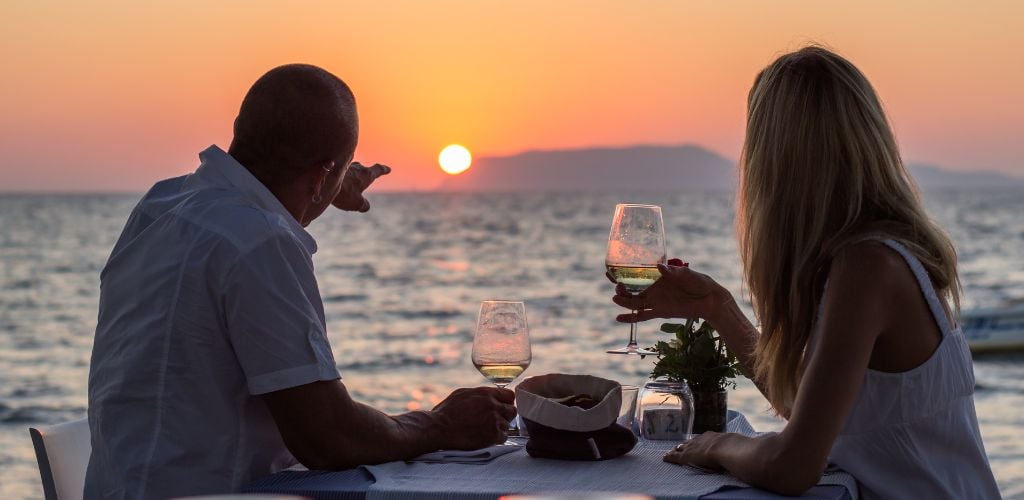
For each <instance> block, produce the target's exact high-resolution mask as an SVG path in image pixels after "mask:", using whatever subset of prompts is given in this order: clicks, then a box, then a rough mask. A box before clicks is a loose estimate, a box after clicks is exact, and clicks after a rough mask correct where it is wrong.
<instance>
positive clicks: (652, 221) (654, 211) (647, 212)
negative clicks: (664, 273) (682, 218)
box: [605, 204, 666, 356]
mask: <svg viewBox="0 0 1024 500" xmlns="http://www.w3.org/2000/svg"><path fill="white" fill-rule="evenodd" d="M665 262H666V260H665V223H664V222H663V221H662V217H661V207H658V206H655V205H631V204H619V205H616V206H615V215H614V216H613V217H612V228H611V231H610V232H609V233H608V252H607V254H606V255H605V267H606V268H607V269H608V273H609V274H611V275H612V278H615V281H616V282H617V283H619V284H621V285H622V286H623V287H625V288H626V292H628V293H630V294H633V295H636V294H638V293H640V292H642V291H644V290H646V289H647V287H649V286H651V285H653V284H654V282H655V281H658V278H660V277H661V273H660V272H659V271H658V264H664V263H665ZM608 353H610V354H639V355H642V356H643V355H648V354H655V353H654V352H653V351H648V350H646V349H640V348H639V347H638V346H637V343H636V311H635V310H634V311H633V321H632V322H631V323H630V324H629V343H628V344H626V346H625V347H621V348H619V349H611V350H609V351H608Z"/></svg>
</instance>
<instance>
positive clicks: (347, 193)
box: [331, 162, 391, 212]
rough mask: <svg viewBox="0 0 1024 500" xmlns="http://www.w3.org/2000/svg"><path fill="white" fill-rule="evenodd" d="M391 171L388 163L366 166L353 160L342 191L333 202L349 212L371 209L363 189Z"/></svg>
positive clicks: (343, 182) (346, 173) (343, 181)
mask: <svg viewBox="0 0 1024 500" xmlns="http://www.w3.org/2000/svg"><path fill="white" fill-rule="evenodd" d="M389 173H391V167H389V166H387V165H381V164H379V163H375V164H373V166H372V167H364V166H363V165H362V164H360V163H359V162H352V164H351V165H349V167H348V171H347V172H345V178H344V179H342V181H341V191H340V192H338V196H337V197H336V198H334V201H332V202H331V204H332V205H334V206H336V207H338V208H340V209H342V210H347V211H349V212H366V211H368V210H370V202H369V200H367V199H366V198H365V197H363V191H366V188H368V187H370V184H373V181H375V180H377V178H378V177H380V176H382V175H387V174H389Z"/></svg>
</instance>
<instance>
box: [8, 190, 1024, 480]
mask: <svg viewBox="0 0 1024 500" xmlns="http://www.w3.org/2000/svg"><path fill="white" fill-rule="evenodd" d="M926 199H927V202H928V206H929V209H930V210H931V213H932V214H933V215H934V216H935V218H936V219H938V220H939V221H940V223H941V224H943V225H944V226H945V227H946V228H947V230H948V231H949V232H950V234H951V235H952V237H953V239H954V240H955V242H956V244H957V247H958V249H959V252H960V257H961V272H962V277H963V281H964V286H965V300H964V306H965V307H966V308H971V307H981V306H984V307H997V306H1000V305H1005V304H1009V303H1015V302H1021V301H1024V217H1022V214H1024V192H1022V191H946V192H931V193H927V195H926ZM136 200H137V196H125V195H0V498H37V497H41V495H42V492H41V488H40V486H39V476H38V471H37V469H36V465H35V457H34V454H33V451H32V446H31V442H30V440H29V436H28V432H27V428H28V427H29V426H33V425H47V424H54V423H58V422H63V421H66V420H71V419H76V418H80V417H82V416H83V415H84V413H85V408H86V377H87V374H88V365H89V356H90V350H91V346H92V336H93V330H94V328H95V324H96V307H97V300H98V287H99V272H100V270H101V269H102V266H103V264H104V262H105V260H106V258H107V255H108V253H109V251H110V248H111V247H112V246H113V244H114V241H115V239H116V238H117V235H118V233H119V232H120V229H121V226H122V224H123V223H124V221H125V219H126V218H127V216H128V213H129V212H130V210H131V208H132V206H133V205H134V203H135V201H136ZM372 202H373V209H372V210H371V211H370V212H369V213H367V214H348V213H344V214H342V213H337V212H335V213H329V214H327V215H325V216H324V217H322V218H321V219H320V220H318V221H316V222H314V223H313V225H312V226H311V227H310V231H311V232H312V233H313V235H314V236H316V238H317V240H318V241H319V244H320V251H319V252H318V253H317V255H316V257H315V263H316V266H317V275H318V278H319V283H320V289H321V292H322V294H323V297H324V304H325V309H326V313H327V321H328V330H329V337H330V340H331V343H332V345H333V347H334V352H335V357H336V359H337V360H338V363H339V368H340V370H341V372H342V374H343V376H344V377H345V383H346V385H347V386H348V387H349V389H350V391H351V392H352V394H353V396H354V397H355V398H357V399H359V400H362V401H365V402H368V403H371V404H373V405H375V406H377V407H379V408H381V409H383V410H385V411H389V412H399V411H403V410H407V409H417V408H429V407H430V406H432V405H433V404H434V403H436V402H438V401H440V399H441V398H443V397H444V396H445V395H446V394H447V393H448V392H450V391H451V390H452V389H453V388H455V387H459V386H474V385H483V384H485V381H484V380H483V378H482V377H481V376H480V375H479V374H478V373H477V372H476V371H475V370H474V369H473V366H472V364H471V362H470V360H469V353H470V346H471V342H472V335H473V329H474V325H475V321H476V313H477V310H478V307H479V303H480V301H481V300H483V299H488V298H509V299H521V300H524V301H525V302H526V304H527V312H528V316H529V322H530V327H531V336H532V339H533V354H534V360H533V365H532V366H530V368H529V369H528V370H527V372H526V373H527V375H531V374H532V375H536V374H543V373H550V372H573V373H591V374H595V375H599V376H604V377H608V378H613V379H616V380H619V381H621V382H623V383H631V384H634V385H638V384H641V383H642V382H643V381H644V379H645V378H646V376H647V374H648V373H649V371H650V367H651V364H652V361H651V359H650V358H648V359H646V360H640V359H638V358H634V357H622V356H612V355H607V354H605V353H604V351H605V349H607V348H609V347H618V346H620V345H621V344H624V343H625V341H626V338H627V334H628V327H627V326H626V325H622V324H617V323H615V322H614V316H615V314H617V313H619V312H620V311H619V310H618V308H617V307H615V306H614V305H613V304H611V302H610V300H609V299H610V297H611V295H612V285H611V284H609V283H608V282H607V281H606V280H605V278H604V269H603V263H604V262H603V261H604V249H605V243H606V238H607V234H608V225H609V223H610V220H611V215H612V210H613V208H614V206H615V203H617V202H640V203H656V204H659V205H661V206H662V207H663V208H664V214H665V223H666V231H667V239H668V247H669V253H670V255H671V256H678V257H681V258H683V259H685V260H687V261H689V262H691V265H692V266H693V267H694V268H697V269H699V270H701V271H704V272H707V273H709V274H711V275H712V276H714V277H715V278H716V279H718V280H719V281H720V282H721V283H723V284H724V285H726V286H728V287H729V288H731V289H732V290H733V291H734V293H736V294H741V293H742V289H741V284H740V279H741V276H740V269H739V260H738V256H737V251H736V245H735V240H734V237H733V198H732V195H731V194H728V193H681V194H643V193H636V194H631V195H622V194H619V195H610V194H543V195H539V194H538V195H525V194H518V195H513V194H502V195H487V194H473V195H468V194H461V195H452V194H376V195H373V196H372ZM738 296H739V295H738ZM657 327H658V323H656V322H650V323H648V324H643V325H641V327H640V333H639V337H640V342H641V343H643V344H649V343H652V342H653V341H655V340H656V339H657V338H658V337H659V336H660V335H662V334H659V333H657ZM1022 360H1024V356H1022V355H1002V356H995V357H985V358H978V359H976V360H975V372H976V375H977V380H978V387H977V393H976V396H975V401H976V405H977V410H978V417H979V419H980V421H981V430H982V434H983V436H984V439H985V445H986V448H987V450H988V453H989V457H990V459H991V463H992V467H993V469H994V471H995V474H996V478H997V480H998V481H999V485H1000V488H1001V489H1002V491H1003V492H1004V495H1005V496H1007V497H1014V496H1022V497H1024V433H1022V432H1024V414H1022V411H1021V408H1024V363H1022V362H1021V361H1022ZM729 398H730V399H729V404H730V406H731V407H733V408H736V409H739V410H740V411H743V412H744V413H746V414H747V416H748V417H749V418H750V420H751V421H752V422H753V423H754V425H755V426H756V427H757V428H758V429H759V430H773V429H778V428H780V427H781V422H780V421H779V420H777V419H775V418H773V417H772V416H771V415H770V414H769V413H768V412H767V403H766V402H765V401H764V399H763V398H762V397H761V396H760V395H759V394H758V393H757V391H756V389H754V388H753V386H752V385H751V384H750V383H749V382H747V381H741V382H740V385H739V388H738V389H736V390H735V391H732V392H731V393H730V395H729Z"/></svg>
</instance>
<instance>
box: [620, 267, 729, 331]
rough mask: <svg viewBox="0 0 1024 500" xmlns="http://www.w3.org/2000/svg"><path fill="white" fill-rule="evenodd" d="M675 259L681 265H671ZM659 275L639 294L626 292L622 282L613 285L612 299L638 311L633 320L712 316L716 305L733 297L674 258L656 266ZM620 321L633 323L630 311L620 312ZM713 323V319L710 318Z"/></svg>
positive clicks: (716, 309)
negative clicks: (626, 312)
mask: <svg viewBox="0 0 1024 500" xmlns="http://www.w3.org/2000/svg"><path fill="white" fill-rule="evenodd" d="M676 262H678V263H679V264H680V265H672V264H673V263H676ZM658 271H660V272H661V278H659V279H658V281H655V282H654V284H653V285H651V286H650V287H648V288H647V290H644V291H643V292H640V294H638V295H632V294H630V293H628V292H627V291H626V289H625V287H623V286H622V285H618V286H616V287H615V297H613V298H612V301H613V302H615V303H616V304H618V305H620V306H622V307H625V308H627V309H630V310H635V311H637V316H636V320H635V321H647V320H649V319H652V318H704V319H709V320H710V319H712V318H714V317H715V314H716V313H717V312H718V311H719V309H721V308H720V307H719V306H720V305H721V304H725V303H727V302H728V301H730V300H732V296H731V295H729V291H728V290H726V289H725V288H724V287H722V286H721V285H719V284H718V283H716V282H715V280H713V279H711V278H710V277H709V276H707V275H706V274H702V273H698V272H697V271H694V270H692V269H690V268H689V267H687V266H686V265H683V264H682V262H679V261H678V260H677V259H672V260H671V261H669V265H659V266H658ZM615 319H616V320H617V321H619V322H620V323H632V322H633V321H634V318H633V315H632V314H620V315H619V316H617V317H616V318H615ZM712 323H714V321H712Z"/></svg>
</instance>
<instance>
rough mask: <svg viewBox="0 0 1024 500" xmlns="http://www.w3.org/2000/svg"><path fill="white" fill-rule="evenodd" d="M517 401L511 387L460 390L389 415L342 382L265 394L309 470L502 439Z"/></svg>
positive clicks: (279, 425)
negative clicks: (426, 406)
mask: <svg viewBox="0 0 1024 500" xmlns="http://www.w3.org/2000/svg"><path fill="white" fill-rule="evenodd" d="M514 399H515V395H514V393H513V392H512V391H510V390H508V389H498V388H496V387H477V388H473V389H458V390H456V391H455V392H453V393H452V394H451V395H449V396H448V397H447V398H445V400H444V401H442V402H441V403H440V404H438V405H437V407H435V408H434V409H433V410H431V411H413V412H409V413H403V414H401V415H386V414H384V413H382V412H380V411H378V410H375V409H373V408H372V407H370V406H367V405H365V404H362V403H359V402H357V401H354V400H353V399H352V398H351V397H349V394H348V390H347V389H346V388H345V385H344V384H342V383H341V380H331V381H324V382H312V383H309V384H306V385H301V386H298V387H292V388H290V389H283V390H280V391H275V392H271V393H267V394H264V395H263V401H264V402H266V404H267V408H268V409H269V410H270V413H271V415H272V416H273V417H274V422H275V423H276V424H277V428H278V430H279V431H280V433H281V437H282V438H283V439H284V443H285V445H287V446H288V450H289V451H291V452H292V454H293V455H295V458H297V459H298V460H299V462H302V464H303V465H305V466H306V467H309V468H310V469H331V470H338V469H349V468H352V467H357V466H360V465H371V464H379V463H383V462H391V461H395V460H408V459H410V458H413V457H416V456H419V455H422V454H424V453H428V452H431V451H436V450H439V449H459V450H473V449H478V448H484V447H486V446H490V445H492V444H495V443H500V442H502V441H504V440H505V437H506V432H507V431H508V422H509V420H511V419H512V417H514V416H515V407H514V406H512V401H513V400H514Z"/></svg>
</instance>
